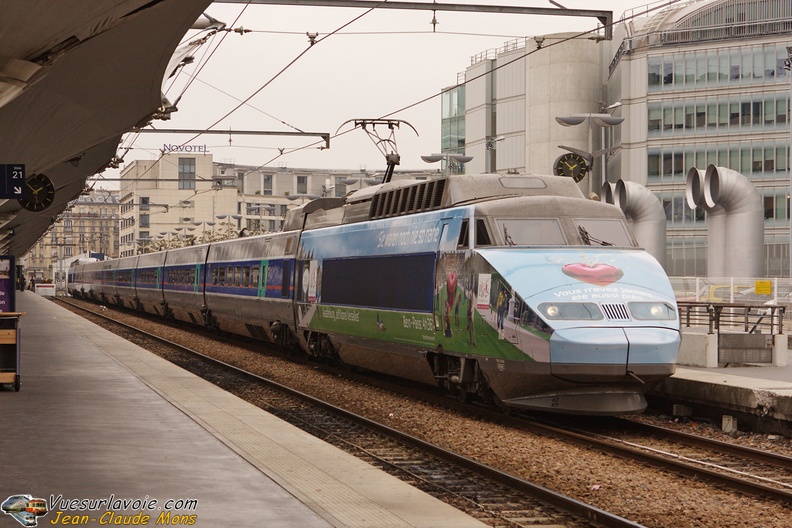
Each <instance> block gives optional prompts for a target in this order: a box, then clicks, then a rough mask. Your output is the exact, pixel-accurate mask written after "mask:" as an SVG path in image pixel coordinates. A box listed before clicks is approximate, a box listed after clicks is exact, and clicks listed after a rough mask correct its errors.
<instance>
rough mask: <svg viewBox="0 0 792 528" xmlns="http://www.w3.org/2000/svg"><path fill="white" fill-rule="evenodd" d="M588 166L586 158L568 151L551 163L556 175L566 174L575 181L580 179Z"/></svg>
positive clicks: (584, 174)
mask: <svg viewBox="0 0 792 528" xmlns="http://www.w3.org/2000/svg"><path fill="white" fill-rule="evenodd" d="M588 170H589V167H588V163H586V158H584V157H583V156H581V155H580V154H575V153H573V152H569V153H567V154H562V155H561V156H559V157H558V159H557V160H556V161H555V164H554V165H553V173H554V174H555V175H556V176H566V177H568V178H572V179H573V180H575V182H579V181H580V180H582V179H583V178H584V177H585V176H586V174H587V173H588Z"/></svg>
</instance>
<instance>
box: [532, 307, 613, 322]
mask: <svg viewBox="0 0 792 528" xmlns="http://www.w3.org/2000/svg"><path fill="white" fill-rule="evenodd" d="M539 310H540V311H541V312H542V313H543V314H544V316H545V317H547V318H548V319H556V320H575V319H578V320H581V319H582V320H589V321H590V320H596V319H602V312H600V310H599V308H598V307H597V305H596V304H594V303H542V304H540V305H539Z"/></svg>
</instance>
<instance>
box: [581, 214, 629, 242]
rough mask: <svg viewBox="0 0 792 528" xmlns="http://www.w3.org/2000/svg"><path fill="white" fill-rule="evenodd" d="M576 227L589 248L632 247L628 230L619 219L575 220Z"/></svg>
mask: <svg viewBox="0 0 792 528" xmlns="http://www.w3.org/2000/svg"><path fill="white" fill-rule="evenodd" d="M574 222H575V227H576V228H577V231H578V235H579V236H580V239H581V241H582V242H583V244H584V245H587V246H621V247H625V246H627V247H629V246H632V245H633V244H632V241H631V240H630V235H629V234H628V233H627V229H626V227H625V225H624V222H622V221H621V220H620V219H618V218H575V220H574Z"/></svg>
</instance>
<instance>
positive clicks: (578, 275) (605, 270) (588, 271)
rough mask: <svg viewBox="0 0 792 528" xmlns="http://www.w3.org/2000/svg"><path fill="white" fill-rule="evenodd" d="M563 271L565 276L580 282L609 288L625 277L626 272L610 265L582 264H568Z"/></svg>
mask: <svg viewBox="0 0 792 528" xmlns="http://www.w3.org/2000/svg"><path fill="white" fill-rule="evenodd" d="M561 271H563V272H564V274H565V275H568V276H569V277H572V278H573V279H577V280H579V281H583V282H588V283H589V284H594V285H595V286H607V285H609V284H613V283H614V282H616V281H617V280H619V279H621V278H622V277H623V276H624V272H623V271H622V270H620V269H619V268H614V267H613V266H611V265H610V264H594V265H593V266H590V265H588V264H583V263H582V262H580V263H577V264H567V265H566V266H564V267H563V268H561Z"/></svg>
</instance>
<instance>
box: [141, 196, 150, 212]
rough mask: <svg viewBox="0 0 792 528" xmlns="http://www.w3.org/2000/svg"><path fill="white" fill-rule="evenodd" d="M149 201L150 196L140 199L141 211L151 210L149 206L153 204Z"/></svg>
mask: <svg viewBox="0 0 792 528" xmlns="http://www.w3.org/2000/svg"><path fill="white" fill-rule="evenodd" d="M149 200H150V198H149V197H148V196H141V197H140V210H141V211H148V210H149V205H150V203H151V202H149Z"/></svg>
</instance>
